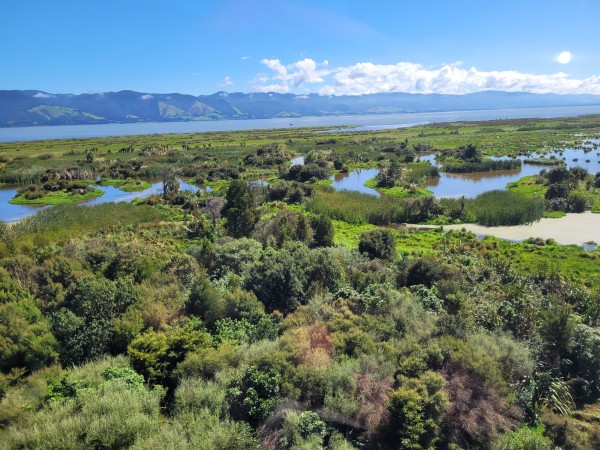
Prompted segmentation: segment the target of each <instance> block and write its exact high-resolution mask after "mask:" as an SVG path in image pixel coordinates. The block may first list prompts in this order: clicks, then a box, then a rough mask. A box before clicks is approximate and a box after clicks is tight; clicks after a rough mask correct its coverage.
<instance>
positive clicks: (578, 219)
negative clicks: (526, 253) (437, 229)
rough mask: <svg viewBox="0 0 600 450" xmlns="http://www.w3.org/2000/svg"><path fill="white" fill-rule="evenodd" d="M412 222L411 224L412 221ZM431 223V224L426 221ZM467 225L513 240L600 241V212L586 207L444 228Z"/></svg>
mask: <svg viewBox="0 0 600 450" xmlns="http://www.w3.org/2000/svg"><path fill="white" fill-rule="evenodd" d="M409 226H410V225H409ZM427 227H431V225H427ZM463 228H464V229H465V230H467V231H470V232H472V233H475V234H477V235H484V236H495V237H497V238H500V239H506V240H510V241H522V240H525V239H528V238H541V239H544V240H545V239H554V240H555V241H556V242H557V243H558V244H561V245H583V244H585V243H586V242H590V241H594V242H598V243H600V214H595V213H592V212H591V211H586V212H583V213H578V214H576V213H567V215H565V216H564V217H560V218H558V219H548V218H543V219H540V220H539V221H538V222H534V223H532V224H530V225H516V226H511V227H507V226H501V227H486V226H483V225H478V224H474V223H465V224H457V225H444V226H443V229H444V231H447V230H462V229H463Z"/></svg>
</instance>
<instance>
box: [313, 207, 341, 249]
mask: <svg viewBox="0 0 600 450" xmlns="http://www.w3.org/2000/svg"><path fill="white" fill-rule="evenodd" d="M310 226H311V227H312V229H313V231H314V235H313V245H314V246H315V247H331V246H332V245H333V237H334V235H335V229H334V228H333V222H332V221H331V219H330V218H329V217H327V216H324V215H321V214H319V215H316V216H312V217H311V218H310Z"/></svg>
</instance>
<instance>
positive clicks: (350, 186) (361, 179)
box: [330, 169, 380, 196]
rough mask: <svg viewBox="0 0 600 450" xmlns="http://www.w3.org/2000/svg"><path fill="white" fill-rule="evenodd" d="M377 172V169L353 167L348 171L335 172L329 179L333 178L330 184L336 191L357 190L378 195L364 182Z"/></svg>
mask: <svg viewBox="0 0 600 450" xmlns="http://www.w3.org/2000/svg"><path fill="white" fill-rule="evenodd" d="M378 173H379V169H355V170H353V171H352V172H349V173H336V174H335V175H334V176H332V177H331V178H330V179H331V180H333V183H332V184H331V186H332V187H333V188H334V189H335V190H337V191H343V190H347V191H357V192H363V193H365V194H371V195H376V196H379V195H380V194H379V192H377V191H376V190H375V189H371V188H369V187H366V186H365V183H366V182H367V181H368V180H370V179H371V178H374V177H376V176H377V174H378Z"/></svg>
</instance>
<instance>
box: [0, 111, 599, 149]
mask: <svg viewBox="0 0 600 450" xmlns="http://www.w3.org/2000/svg"><path fill="white" fill-rule="evenodd" d="M589 114H600V105H597V106H560V107H544V108H512V109H482V110H464V111H445V112H434V113H431V112H420V113H403V114H356V115H338V116H307V117H298V118H289V117H286V118H272V119H237V120H235V119H232V120H210V121H186V122H137V123H111V124H94V125H52V126H32V127H13V128H0V142H19V141H35V140H54V139H78V138H100V137H109V136H135V135H148V134H169V133H172V134H185V133H205V132H211V131H242V130H254V129H263V130H264V129H274V128H290V127H296V128H300V127H321V128H322V127H342V126H351V127H357V128H358V129H360V130H362V131H365V130H378V129H389V128H401V127H406V126H412V125H419V124H424V123H434V122H456V121H463V120H468V121H478V120H499V119H525V118H557V117H573V116H579V115H589Z"/></svg>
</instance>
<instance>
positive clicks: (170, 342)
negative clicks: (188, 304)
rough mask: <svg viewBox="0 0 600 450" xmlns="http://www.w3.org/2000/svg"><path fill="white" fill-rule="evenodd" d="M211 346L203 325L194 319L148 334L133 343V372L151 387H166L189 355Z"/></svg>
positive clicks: (130, 350) (148, 332)
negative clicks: (156, 385) (162, 385)
mask: <svg viewBox="0 0 600 450" xmlns="http://www.w3.org/2000/svg"><path fill="white" fill-rule="evenodd" d="M211 344H212V339H211V337H210V335H209V334H208V333H207V332H206V331H205V330H204V327H203V325H202V323H201V322H200V321H199V320H197V319H196V320H195V319H191V320H189V321H188V322H186V324H185V325H183V326H179V327H173V328H170V329H168V330H166V331H154V330H149V331H146V332H145V333H144V334H141V335H139V336H138V337H136V338H135V339H134V340H133V341H132V342H131V344H130V345H129V349H128V354H129V357H130V358H131V364H132V366H133V368H134V369H135V370H136V371H137V372H139V373H140V374H142V375H143V376H144V378H145V379H146V380H147V381H148V382H149V383H152V384H165V383H167V381H168V379H169V376H170V375H171V373H172V372H173V369H175V367H176V366H177V364H178V363H180V362H181V361H183V359H184V358H185V356H186V354H187V353H188V352H190V351H193V350H197V349H200V348H205V347H208V346H210V345H211Z"/></svg>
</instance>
